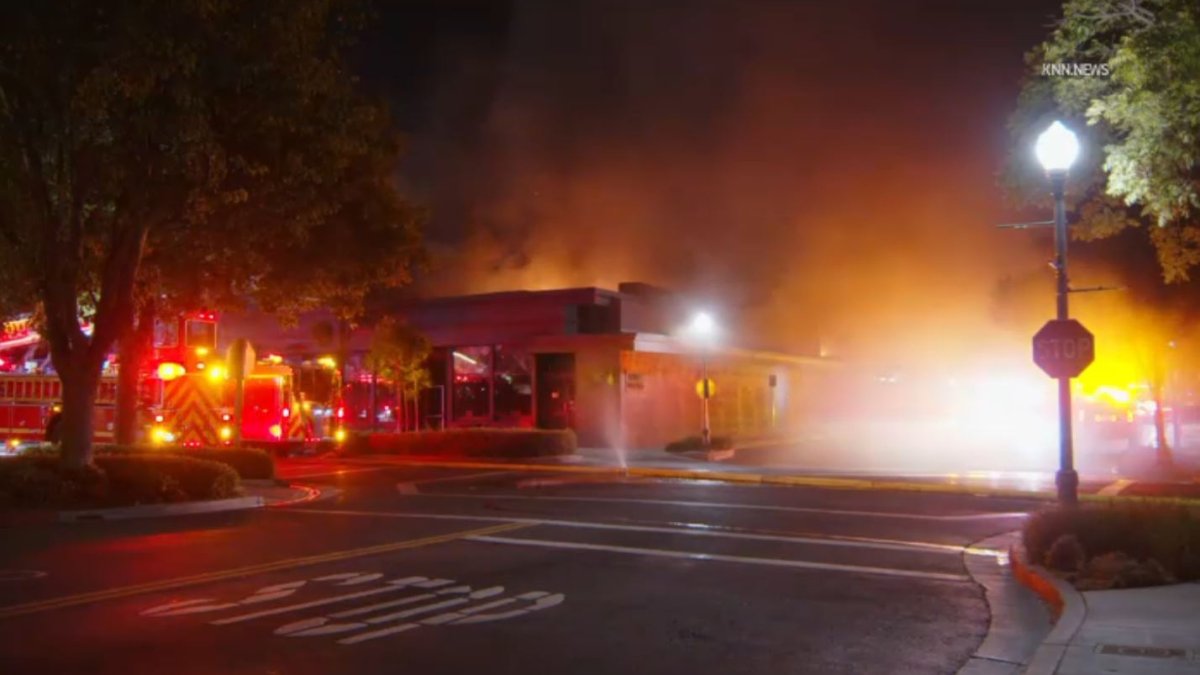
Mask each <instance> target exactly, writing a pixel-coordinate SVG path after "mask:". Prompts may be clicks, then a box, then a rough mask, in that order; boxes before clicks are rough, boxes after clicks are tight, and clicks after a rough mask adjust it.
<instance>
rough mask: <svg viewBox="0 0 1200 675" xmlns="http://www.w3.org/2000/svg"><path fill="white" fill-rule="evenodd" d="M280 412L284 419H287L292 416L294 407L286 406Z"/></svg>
mask: <svg viewBox="0 0 1200 675" xmlns="http://www.w3.org/2000/svg"><path fill="white" fill-rule="evenodd" d="M280 414H281V415H283V419H285V420H286V419H287V418H289V417H291V416H292V409H291V408H284V409H283V410H282V411H280Z"/></svg>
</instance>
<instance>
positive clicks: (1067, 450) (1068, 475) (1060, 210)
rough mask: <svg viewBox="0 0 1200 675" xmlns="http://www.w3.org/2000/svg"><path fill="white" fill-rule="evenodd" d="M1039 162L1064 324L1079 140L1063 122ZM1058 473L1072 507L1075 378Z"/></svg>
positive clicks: (1065, 392) (1064, 398)
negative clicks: (1069, 195)
mask: <svg viewBox="0 0 1200 675" xmlns="http://www.w3.org/2000/svg"><path fill="white" fill-rule="evenodd" d="M1034 152H1035V153H1036V154H1037V158H1038V161H1039V162H1041V164H1042V168H1044V169H1045V170H1046V175H1047V177H1049V179H1050V191H1051V193H1053V195H1054V271H1055V280H1056V283H1057V296H1058V303H1057V304H1058V312H1057V318H1058V319H1059V320H1060V321H1063V320H1066V319H1069V318H1070V312H1069V308H1068V305H1067V297H1068V295H1069V294H1070V292H1071V289H1070V284H1069V282H1068V279H1067V209H1066V205H1065V203H1064V200H1063V190H1064V187H1065V185H1066V182H1067V170H1068V169H1070V168H1071V165H1072V164H1074V163H1075V158H1076V157H1078V156H1079V139H1077V138H1076V137H1075V133H1074V132H1073V131H1071V130H1070V129H1068V128H1067V127H1066V126H1065V125H1064V124H1063V123H1062V122H1059V121H1057V120H1056V121H1055V122H1054V123H1053V124H1051V125H1050V126H1049V128H1047V129H1046V130H1045V131H1043V132H1042V133H1041V135H1039V136H1038V139H1037V145H1036V146H1035V147H1034ZM1058 427H1059V440H1058V473H1057V474H1056V475H1055V477H1054V483H1055V485H1056V486H1057V487H1058V501H1059V503H1061V504H1064V505H1071V506H1073V505H1074V504H1076V503H1078V501H1079V474H1078V473H1076V472H1075V457H1074V454H1075V449H1074V447H1073V445H1072V441H1071V378H1069V377H1059V378H1058Z"/></svg>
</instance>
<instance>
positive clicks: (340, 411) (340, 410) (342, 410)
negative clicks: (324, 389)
mask: <svg viewBox="0 0 1200 675" xmlns="http://www.w3.org/2000/svg"><path fill="white" fill-rule="evenodd" d="M345 416H346V409H345V408H343V407H342V406H338V409H337V418H338V419H339V420H340V419H342V418H343V417H345Z"/></svg>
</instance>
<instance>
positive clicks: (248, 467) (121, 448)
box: [96, 445, 275, 480]
mask: <svg viewBox="0 0 1200 675" xmlns="http://www.w3.org/2000/svg"><path fill="white" fill-rule="evenodd" d="M96 454H97V456H100V455H122V456H123V455H156V456H160V457H165V456H182V457H195V458H197V459H203V460H209V461H213V462H221V463H222V464H228V465H229V466H231V467H233V470H234V471H236V472H237V473H238V476H239V477H240V478H244V479H248V480H265V479H270V478H274V477H275V460H274V459H273V458H272V457H271V455H270V454H269V453H267V452H266V451H264V450H259V449H257V448H182V447H179V446H161V445H102V446H99V447H97V448H96Z"/></svg>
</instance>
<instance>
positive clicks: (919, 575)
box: [466, 535, 971, 582]
mask: <svg viewBox="0 0 1200 675" xmlns="http://www.w3.org/2000/svg"><path fill="white" fill-rule="evenodd" d="M466 540H467V541H479V542H487V543H491V544H511V545H514V546H535V547H543V548H561V549H576V550H582V551H606V552H610V553H628V554H632V555H642V556H660V557H664V558H684V559H688V560H716V561H721V562H736V563H746V564H751V565H769V566H773V567H795V568H800V569H816V570H830V571H836V572H851V573H858V574H878V575H884V576H893V577H910V578H916V579H931V580H936V581H967V582H969V581H970V580H971V578H970V577H968V576H966V575H965V574H947V573H944V572H920V571H917V570H903V569H895V568H891V567H869V566H865V565H839V564H835V563H819V562H810V561H806V560H784V559H780V558H751V557H748V556H740V555H723V554H718V553H692V552H687V551H672V550H667V549H661V548H637V547H633V546H609V545H606V544H585V543H581V542H565V541H545V540H541V539H515V538H511V537H493V536H487V535H485V536H479V537H466Z"/></svg>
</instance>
